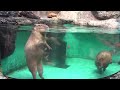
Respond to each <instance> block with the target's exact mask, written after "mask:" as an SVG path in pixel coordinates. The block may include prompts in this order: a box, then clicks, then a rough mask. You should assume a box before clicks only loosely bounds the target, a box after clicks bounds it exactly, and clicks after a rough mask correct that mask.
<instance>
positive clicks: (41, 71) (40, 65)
mask: <svg viewBox="0 0 120 90" xmlns="http://www.w3.org/2000/svg"><path fill="white" fill-rule="evenodd" d="M37 71H38V73H39V76H40V78H41V79H44V77H43V67H42V60H41V61H40V62H38V63H37Z"/></svg>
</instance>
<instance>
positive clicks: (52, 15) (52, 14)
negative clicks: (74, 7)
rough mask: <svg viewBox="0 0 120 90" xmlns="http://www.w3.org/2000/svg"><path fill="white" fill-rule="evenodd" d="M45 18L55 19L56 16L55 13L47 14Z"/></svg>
mask: <svg viewBox="0 0 120 90" xmlns="http://www.w3.org/2000/svg"><path fill="white" fill-rule="evenodd" d="M47 17H48V18H52V17H57V14H56V13H48V15H47Z"/></svg>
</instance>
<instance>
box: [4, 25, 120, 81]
mask: <svg viewBox="0 0 120 90" xmlns="http://www.w3.org/2000/svg"><path fill="white" fill-rule="evenodd" d="M64 27H65V28H64V29H62V28H59V27H58V28H51V29H50V30H49V31H48V32H47V33H51V35H53V36H56V37H60V38H59V39H61V40H62V41H64V42H66V51H65V53H66V58H65V63H66V64H67V65H68V67H67V68H60V67H56V66H52V65H46V64H43V76H44V78H45V79H99V78H103V77H107V76H110V75H112V74H114V73H116V72H118V71H120V65H119V64H118V62H119V61H120V47H116V46H115V44H116V43H118V42H120V34H119V33H120V32H119V30H105V29H99V28H86V27H80V26H75V25H71V24H65V25H64ZM31 30H32V26H21V27H20V28H19V30H18V32H17V38H16V49H15V51H14V53H13V54H12V55H11V56H9V57H6V58H5V59H4V60H2V71H3V74H4V75H6V76H8V77H11V78H16V79H32V78H33V77H32V74H31V73H30V71H29V69H28V67H27V65H26V60H25V53H24V47H25V44H26V42H27V40H28V38H29V36H30V34H31V32H30V31H31ZM53 48H57V46H55V45H54V46H53ZM53 50H54V51H53V52H52V54H51V55H53V57H52V59H53V60H52V62H57V59H59V57H61V56H62V55H63V54H62V53H61V52H62V50H63V49H62V48H60V49H53ZM57 50H58V51H57ZM101 51H113V52H114V51H115V52H116V53H114V54H113V56H112V63H111V64H110V65H109V66H108V67H107V69H106V71H105V72H104V73H102V74H100V73H98V70H97V68H96V66H95V60H96V56H97V54H98V53H99V52H101ZM56 52H57V54H58V55H59V56H58V58H56ZM59 52H60V53H59ZM63 52H64V51H63ZM37 79H40V77H39V75H38V74H37Z"/></svg>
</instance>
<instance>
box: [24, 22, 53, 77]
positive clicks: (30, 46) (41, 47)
mask: <svg viewBox="0 0 120 90" xmlns="http://www.w3.org/2000/svg"><path fill="white" fill-rule="evenodd" d="M47 29H49V27H48V26H47V25H44V24H35V26H34V28H33V30H32V32H31V35H30V37H29V39H28V41H27V43H26V45H25V56H26V62H27V66H28V68H29V71H30V72H31V74H32V76H33V79H36V73H37V71H38V73H39V76H40V78H41V79H44V77H43V75H42V74H43V67H42V59H43V58H45V55H46V53H45V48H46V47H47V48H49V49H51V47H50V46H49V45H48V44H47V42H46V39H45V36H44V34H45V31H46V30H47Z"/></svg>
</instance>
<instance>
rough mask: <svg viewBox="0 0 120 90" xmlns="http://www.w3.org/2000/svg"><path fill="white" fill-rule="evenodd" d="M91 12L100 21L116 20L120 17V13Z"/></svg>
mask: <svg viewBox="0 0 120 90" xmlns="http://www.w3.org/2000/svg"><path fill="white" fill-rule="evenodd" d="M91 12H92V14H93V15H94V16H95V17H96V18H97V19H98V20H107V19H111V18H114V19H116V18H118V17H119V16H120V11H91Z"/></svg>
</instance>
